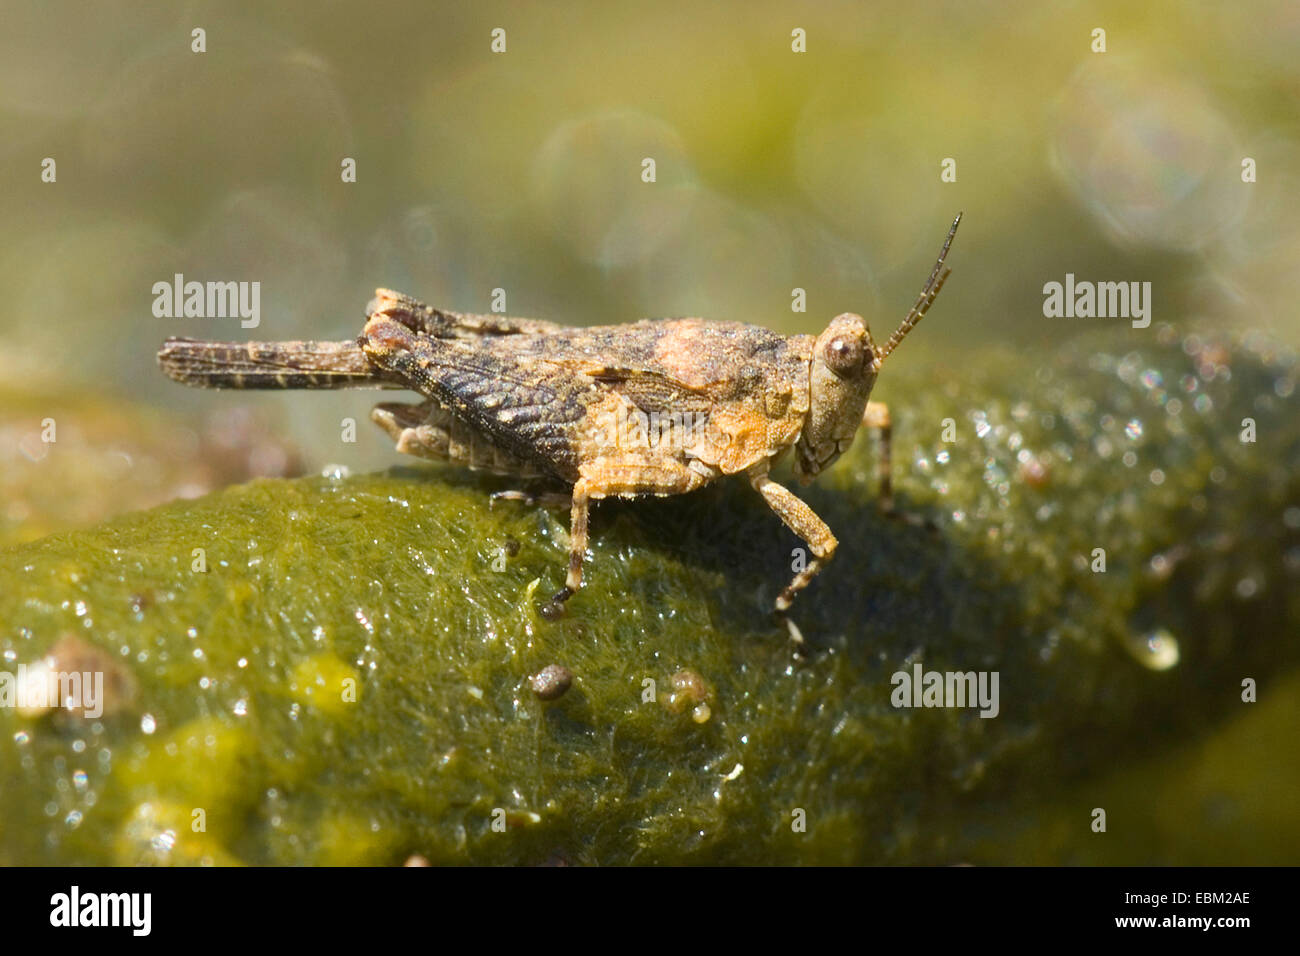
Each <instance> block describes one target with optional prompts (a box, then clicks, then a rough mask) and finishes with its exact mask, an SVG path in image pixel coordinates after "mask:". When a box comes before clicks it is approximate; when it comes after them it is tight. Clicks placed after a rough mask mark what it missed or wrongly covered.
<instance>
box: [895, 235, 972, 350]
mask: <svg viewBox="0 0 1300 956" xmlns="http://www.w3.org/2000/svg"><path fill="white" fill-rule="evenodd" d="M961 216H962V214H961V213H957V218H956V219H954V220H953V221H952V228H951V229H949V230H948V238H947V239H945V240H944V241H943V248H942V249H940V250H939V261H938V262H936V263H935V264H934V271H933V272H931V273H930V278H929V279H928V280H926V283H925V288H923V289H922V290H921V294H920V295H919V296H917V298H916V305H914V306H912V311H911V312H908V313H907V318H905V319H903V324H902V325H900V326H899V327H898V330H897V331H896V332H895V333H894V334H893V335H891V336H890V337H889V341H888V342H886V343H885V345H884V347H883V348H882V349H881V350H880V361H881V362H883V361H884V360H885V359H886V358H887V357H888V356H889V353H890V352H892V351H894V349H896V348H898V343H899V342H901V341H903V339H904V338H905V337H906V336H907V333H908V332H911V331H912V329H913V328H914V327H915V326H916V323H918V322H920V321H921V318H922V317H923V316H924V315H925V313H926V312H927V311H929V309H930V305H931V304H932V303H933V302H934V300H935V297H936V296H937V295H938V294H939V290H940V289H942V288H943V280H944V279H947V278H948V273H950V272H952V270H951V269H945V268H944V267H943V260H944V259H946V258H947V256H948V247H949V246H951V245H952V237H953V236H955V235H957V226H958V225H959V224H960V223H961Z"/></svg>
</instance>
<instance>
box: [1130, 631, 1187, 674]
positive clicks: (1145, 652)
mask: <svg viewBox="0 0 1300 956" xmlns="http://www.w3.org/2000/svg"><path fill="white" fill-rule="evenodd" d="M1126 646H1127V648H1128V651H1129V653H1130V654H1132V655H1133V659H1134V660H1136V661H1137V662H1138V663H1139V664H1141V665H1142V666H1143V667H1145V668H1147V669H1148V670H1153V671H1167V670H1169V669H1170V668H1171V667H1173V666H1174V665H1175V664H1177V663H1178V657H1179V651H1178V639H1177V638H1176V637H1174V635H1173V634H1171V633H1170V632H1169V631H1168V630H1167V629H1166V628H1163V627H1161V628H1156V629H1155V630H1152V631H1147V633H1145V634H1142V635H1133V636H1131V637H1130V638H1129V640H1128V641H1127V643H1126Z"/></svg>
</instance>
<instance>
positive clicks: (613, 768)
mask: <svg viewBox="0 0 1300 956" xmlns="http://www.w3.org/2000/svg"><path fill="white" fill-rule="evenodd" d="M897 361H898V366H897V367H892V366H891V367H890V368H889V369H888V370H887V371H886V373H885V375H884V377H883V380H882V386H881V388H880V389H879V391H878V395H877V397H879V398H881V399H882V400H885V401H888V402H889V403H890V404H891V407H892V409H893V412H894V417H895V428H894V434H895V463H894V476H895V485H896V488H897V490H898V508H899V514H898V515H893V516H891V515H886V514H883V513H882V512H881V511H880V510H879V509H878V508H877V507H876V503H875V488H874V477H873V476H874V473H875V468H874V459H873V456H872V451H873V449H872V447H871V443H870V442H869V441H867V440H866V439H865V438H860V440H859V442H858V443H857V445H855V447H854V448H853V450H852V451H851V452H850V453H849V454H848V455H846V457H845V460H843V461H842V462H840V463H839V464H838V465H837V466H836V467H835V468H834V469H833V470H832V471H831V472H830V473H828V474H827V475H826V476H824V477H823V478H822V479H821V481H819V483H818V484H817V485H815V486H813V487H812V488H809V489H803V490H800V493H801V494H802V495H803V496H804V497H805V498H806V499H807V500H808V501H809V502H810V504H811V505H812V506H813V507H814V509H815V510H817V512H818V513H819V514H821V515H822V516H823V517H824V518H825V519H826V521H827V522H828V523H829V524H830V526H831V527H832V529H833V530H834V531H835V532H836V534H837V535H838V537H839V539H840V542H841V545H840V552H839V554H838V556H837V557H836V560H835V561H834V562H833V563H832V564H831V565H830V567H829V568H828V569H827V570H826V571H825V572H824V573H823V574H822V575H821V576H820V577H819V578H818V579H817V581H816V582H815V583H814V584H813V585H812V586H811V587H810V588H809V589H808V590H807V591H806V592H804V593H803V594H801V595H800V597H799V599H798V601H797V602H796V604H795V608H794V611H793V612H792V617H793V619H794V620H795V621H796V622H797V624H798V625H799V628H800V629H801V631H802V632H803V634H804V636H805V637H806V638H807V640H808V645H809V650H808V651H807V653H805V654H804V655H802V656H796V655H794V654H792V651H791V647H790V644H789V641H788V638H787V636H786V632H785V630H784V628H783V627H781V626H780V625H779V623H778V622H775V621H774V620H773V618H772V616H771V613H770V607H771V604H772V600H773V598H774V597H775V595H776V593H777V591H778V590H779V588H780V587H781V586H782V585H783V584H784V583H785V582H786V580H787V579H788V577H789V575H790V570H791V565H792V562H793V561H795V560H797V559H798V556H797V554H794V549H796V548H797V547H798V546H799V542H798V541H796V540H795V539H794V537H793V536H791V535H790V534H789V533H788V532H787V531H785V530H784V529H783V528H782V527H781V525H780V523H779V521H778V520H777V519H776V518H775V516H773V515H772V514H770V513H769V512H768V511H767V510H766V509H765V507H764V506H763V504H762V502H761V501H760V499H759V498H758V497H757V496H756V495H755V494H754V493H753V492H752V490H750V489H749V488H748V487H747V486H745V484H744V483H743V482H739V481H735V482H726V483H721V484H717V485H714V486H710V487H709V488H706V489H704V490H702V491H700V492H697V493H695V494H692V495H688V496H684V497H680V498H672V499H652V500H645V501H631V502H623V501H611V502H602V503H600V504H599V505H598V506H597V507H596V508H595V510H594V512H593V523H592V540H591V558H590V560H589V562H588V565H587V586H586V587H585V588H584V589H583V590H582V591H581V592H580V593H579V594H578V595H577V596H576V597H575V598H574V599H573V600H571V601H570V602H569V606H568V610H567V613H566V614H565V616H564V617H563V618H561V619H560V620H558V621H554V622H552V621H547V620H544V619H543V618H542V617H540V616H539V615H538V613H537V606H538V604H539V602H540V601H541V599H542V598H544V597H545V596H546V595H548V594H550V593H551V592H552V591H554V590H555V588H557V587H558V586H559V584H560V583H561V576H562V574H563V569H564V566H565V560H566V544H567V515H566V514H565V513H563V512H550V511H547V510H545V509H538V508H530V507H525V506H523V505H521V504H519V503H513V502H498V503H497V505H496V506H495V507H489V503H488V492H490V491H492V490H498V489H501V488H505V487H509V483H508V482H505V481H504V480H501V479H489V478H483V477H481V476H476V475H471V474H467V473H460V472H456V471H453V470H450V469H445V468H439V467H436V466H429V467H399V468H395V469H393V470H391V471H389V472H387V473H383V474H372V475H363V476H358V477H339V476H332V477H326V476H322V477H314V478H305V479H297V480H258V481H254V482H251V483H249V484H245V485H241V486H237V487H232V488H229V489H227V490H225V491H222V492H218V493H215V494H212V495H209V496H207V497H205V498H202V499H198V500H194V501H185V502H177V503H174V504H171V505H166V506H163V507H160V508H156V509H154V510H152V511H148V512H143V513H138V514H133V515H129V516H126V517H122V518H118V519H116V520H113V521H111V522H109V523H107V524H103V525H101V526H99V527H96V528H94V529H91V530H84V531H75V532H69V533H62V534H57V535H53V536H50V537H46V538H44V539H42V540H39V541H36V542H32V543H29V544H24V545H19V546H15V547H10V548H8V549H5V550H3V551H0V583H2V584H3V587H2V588H0V652H2V653H3V655H4V660H5V667H6V668H8V669H10V670H13V669H15V668H16V667H17V665H18V664H20V663H32V662H35V661H37V660H38V659H39V658H41V657H42V655H44V654H45V653H46V652H47V651H48V650H49V649H50V648H52V647H54V646H55V645H56V643H57V642H59V641H60V640H64V641H67V640H68V638H67V635H70V634H71V635H76V642H79V644H80V645H84V646H85V647H87V648H89V649H90V650H91V651H94V650H98V651H99V652H107V653H108V654H111V655H112V660H113V661H114V664H113V666H112V668H110V669H112V670H115V671H120V673H117V674H116V676H117V677H118V681H117V682H116V684H115V685H114V686H116V687H118V688H119V694H118V699H114V700H111V701H110V703H111V704H113V705H114V706H113V707H112V708H110V709H109V710H108V711H106V712H105V714H104V715H103V716H101V717H99V718H98V719H91V718H88V717H84V716H78V715H75V714H67V713H61V712H55V713H47V714H45V715H44V716H20V715H19V714H17V713H16V712H15V711H14V710H12V709H4V710H3V711H0V714H2V716H0V730H2V731H3V736H2V737H0V779H3V781H4V786H3V789H2V791H0V863H8V864H12V863H51V862H76V863H135V862H163V863H165V862H176V863H197V862H213V863H235V862H243V863H250V864H267V863H277V864H288V863H387V864H393V863H401V862H402V861H403V860H405V859H407V858H408V857H409V856H411V855H416V854H418V855H420V856H422V857H424V858H426V859H427V860H429V861H431V862H434V863H443V862H458V863H545V862H560V861H567V862H578V863H629V862H635V863H734V862H746V863H758V862H772V863H861V862H880V863H931V862H959V861H969V862H1016V861H1017V860H1027V859H1030V858H1033V859H1034V860H1035V861H1036V862H1044V861H1045V860H1044V859H1043V856H1044V853H1042V852H1039V853H1037V854H1035V853H1032V852H1030V851H1029V850H1026V849H1025V840H1026V839H1027V838H1026V836H1025V833H1024V827H1023V826H1022V825H1021V824H1020V823H1019V821H1018V818H1016V819H1012V816H1013V815H1012V814H1009V813H1008V810H1007V808H1009V807H1012V806H1021V807H1024V806H1028V807H1030V808H1033V807H1044V808H1045V807H1049V806H1051V807H1056V808H1061V807H1064V808H1065V809H1064V810H1063V811H1062V812H1063V813H1064V817H1062V818H1061V819H1068V820H1072V821H1074V822H1073V824H1072V825H1073V828H1074V829H1073V830H1069V829H1068V828H1067V831H1066V836H1065V837H1062V836H1061V833H1060V832H1059V831H1060V826H1059V824H1053V826H1055V827H1056V829H1055V830H1053V839H1052V841H1051V843H1050V847H1051V859H1056V860H1062V859H1069V860H1077V859H1085V860H1086V859H1088V856H1087V854H1088V853H1089V852H1091V851H1089V850H1088V849H1087V847H1088V841H1089V840H1095V839H1097V835H1096V834H1093V833H1092V832H1091V829H1090V823H1091V817H1090V812H1091V810H1092V808H1093V806H1095V804H1090V803H1087V799H1088V796H1089V795H1080V796H1078V797H1077V798H1075V797H1072V794H1073V792H1074V788H1075V787H1076V786H1077V784H1078V782H1079V781H1081V780H1083V781H1086V780H1096V779H1098V778H1100V777H1101V776H1102V775H1104V774H1105V773H1107V772H1109V771H1111V770H1113V769H1116V768H1124V767H1138V766H1144V765H1147V764H1149V763H1150V762H1151V761H1158V760H1159V759H1161V757H1162V755H1164V754H1166V753H1168V752H1170V751H1171V749H1172V748H1176V747H1179V746H1183V745H1185V744H1186V742H1187V741H1189V740H1198V739H1202V738H1206V737H1207V736H1209V735H1212V734H1213V732H1214V731H1215V729H1216V728H1217V727H1219V726H1220V725H1226V724H1227V723H1228V722H1229V721H1230V719H1231V718H1232V717H1233V715H1236V714H1240V713H1241V708H1242V707H1243V706H1246V705H1243V704H1242V701H1241V696H1242V681H1243V680H1244V679H1246V678H1251V679H1254V680H1257V681H1260V682H1264V681H1265V680H1266V679H1268V678H1270V677H1271V676H1273V675H1281V674H1283V672H1285V671H1286V670H1287V669H1288V668H1294V665H1295V663H1296V660H1297V656H1298V655H1297V648H1296V643H1295V640H1294V634H1295V633H1296V626H1297V623H1298V622H1300V588H1297V587H1296V579H1297V577H1298V576H1300V477H1298V476H1300V421H1298V420H1297V417H1296V416H1295V415H1294V413H1293V411H1292V408H1291V401H1292V394H1293V389H1294V383H1295V377H1296V364H1295V358H1294V355H1293V354H1291V353H1289V352H1286V351H1285V350H1282V349H1279V348H1278V347H1276V346H1275V345H1273V344H1271V343H1270V342H1268V341H1266V340H1263V339H1259V338H1251V339H1247V340H1246V341H1244V342H1243V341H1236V342H1227V341H1224V342H1218V341H1210V340H1208V339H1205V340H1198V339H1195V338H1186V339H1179V338H1177V337H1176V336H1175V335H1174V334H1173V333H1172V332H1171V331H1170V330H1169V329H1165V330H1162V331H1160V332H1159V333H1157V332H1156V330H1154V329H1153V330H1150V332H1148V333H1146V334H1145V335H1144V337H1143V338H1140V339H1139V338H1137V337H1136V336H1133V337H1130V335H1128V334H1121V335H1117V336H1108V337H1099V338H1096V339H1093V340H1091V341H1090V342H1088V343H1085V342H1082V341H1079V340H1076V341H1075V342H1074V343H1072V345H1071V347H1070V348H1069V349H1068V350H1066V351H1062V352H1061V353H1060V354H1058V355H1055V356H1049V357H1040V356H1021V355H1013V354H1008V353H1005V352H994V351H990V352H988V353H984V354H980V355H978V356H975V355H967V356H963V357H962V362H961V363H960V365H952V366H947V367H933V366H932V367H930V368H924V367H922V368H914V367H912V366H910V365H909V364H908V363H907V362H906V361H904V360H903V359H902V358H900V359H898V360H897ZM945 419H951V420H952V422H951V423H946V422H945ZM1243 419H1252V420H1253V422H1254V426H1255V433H1254V438H1255V440H1254V441H1253V442H1249V441H1243V440H1242V430H1243V425H1242V422H1243ZM948 426H950V427H948ZM945 431H947V432H949V434H945ZM945 437H948V438H954V439H955V440H953V441H945V440H944V438H945ZM196 549H200V550H196ZM1096 549H1104V552H1105V561H1106V566H1105V571H1104V572H1098V571H1095V570H1094V567H1095V566H1096V561H1097V554H1098V552H1097V551H1096ZM200 565H202V566H205V567H206V570H194V569H195V568H196V567H199V566H200ZM63 646H65V647H67V646H70V645H68V644H65V645H63ZM88 652H89V651H88ZM1175 652H1176V653H1175ZM917 663H920V664H922V665H923V667H924V669H925V670H926V671H961V672H967V671H996V672H997V673H998V675H999V688H1000V701H999V712H998V714H997V716H996V717H992V718H988V719H985V718H982V717H980V716H979V714H978V711H977V710H976V709H972V708H915V709H899V708H896V707H894V706H893V704H892V703H891V694H892V692H893V691H894V686H893V684H892V677H893V675H894V674H896V673H897V672H904V671H905V672H909V673H910V672H911V670H912V668H913V666H914V665H915V664H917ZM551 664H561V665H564V666H566V667H567V668H569V670H570V671H571V672H572V674H573V684H572V687H571V689H570V690H569V691H568V692H567V693H565V694H564V695H563V696H561V697H559V698H558V699H556V700H552V701H543V700H540V699H538V697H537V696H536V695H535V694H534V693H533V691H532V690H531V689H530V686H529V677H530V675H533V674H536V673H537V672H539V671H540V670H542V669H543V668H544V667H546V666H547V665H551ZM683 672H689V673H688V676H686V677H679V678H678V680H677V686H676V687H675V686H674V675H680V674H682V673H683ZM647 682H653V683H647ZM128 687H129V688H130V691H129V692H128V691H126V690H122V689H121V688H128ZM701 704H703V705H705V706H700V705H701ZM1283 712H1285V710H1284V711H1283ZM1257 771H1258V772H1259V773H1260V774H1263V775H1267V774H1268V773H1269V770H1268V768H1267V766H1260V767H1258V768H1257ZM1134 779H1135V780H1137V781H1140V780H1141V777H1140V776H1135V777H1134ZM1134 785H1135V786H1136V785H1137V784H1136V783H1135V784H1134ZM1167 799H1168V800H1170V801H1171V802H1172V803H1174V804H1175V805H1174V806H1172V807H1171V808H1170V811H1169V812H1170V813H1171V814H1173V815H1174V816H1175V818H1176V816H1177V815H1178V814H1180V813H1182V814H1185V815H1186V816H1187V817H1188V819H1191V818H1192V816H1194V815H1195V814H1196V813H1199V810H1198V809H1197V808H1195V807H1192V806H1190V805H1189V806H1179V805H1177V798H1176V795H1175V796H1167ZM1072 800H1076V801H1077V803H1078V806H1077V807H1076V806H1074V805H1073V804H1072V802H1071V801H1072ZM800 811H801V812H800ZM800 822H802V826H800V825H799V824H800ZM1226 825H1228V826H1230V824H1226ZM1291 826H1292V827H1294V826H1295V823H1294V822H1292V823H1291ZM1122 827H1123V824H1122V821H1112V823H1111V836H1110V837H1109V838H1110V839H1112V840H1113V841H1114V842H1115V844H1117V845H1118V844H1120V843H1122V842H1123V841H1125V840H1126V839H1127V840H1130V841H1131V845H1132V846H1134V847H1141V846H1143V844H1142V842H1141V840H1140V839H1137V838H1135V837H1132V836H1129V837H1125V836H1123V835H1120V834H1121V833H1122ZM1117 828H1119V832H1116V831H1117ZM1004 836H1008V837H1010V836H1014V837H1015V839H1016V840H1018V841H1019V847H1017V843H1015V842H1004V840H1003V837H1004ZM1195 840H1196V837H1195V836H1193V835H1190V834H1189V835H1188V837H1187V841H1188V844H1187V845H1188V846H1189V847H1190V846H1191V844H1192V843H1194V842H1195ZM1295 842H1296V834H1295V833H1294V832H1290V833H1284V834H1279V835H1278V837H1277V839H1276V840H1275V841H1274V843H1273V845H1274V846H1281V847H1287V846H1294V845H1295ZM1256 843H1258V841H1256ZM1228 845H1232V844H1231V843H1229V844H1228ZM1242 845H1244V846H1245V845H1249V846H1255V845H1256V844H1242ZM1040 849H1041V848H1040ZM1135 852H1136V851H1135ZM1162 852H1163V853H1164V854H1165V858H1166V861H1167V862H1179V860H1180V859H1182V860H1186V859H1190V858H1192V856H1191V855H1190V851H1189V852H1188V853H1184V854H1182V855H1181V856H1180V850H1179V848H1178V847H1177V846H1174V847H1172V848H1168V847H1166V848H1165V849H1164V850H1162ZM1246 852H1249V853H1252V854H1254V855H1251V856H1247V855H1243V856H1242V857H1241V858H1234V859H1226V860H1221V861H1219V862H1259V861H1260V856H1259V853H1262V854H1263V855H1264V856H1265V857H1267V856H1268V853H1269V852H1270V851H1269V850H1268V848H1267V847H1264V848H1263V849H1262V850H1259V851H1258V852H1256V851H1254V850H1251V851H1243V853H1246ZM1111 859H1114V857H1111ZM1120 859H1123V853H1122V852H1121V853H1120ZM1130 862H1140V859H1135V860H1130Z"/></svg>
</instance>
